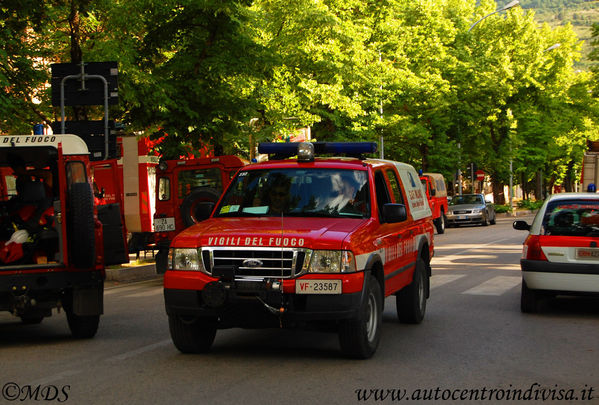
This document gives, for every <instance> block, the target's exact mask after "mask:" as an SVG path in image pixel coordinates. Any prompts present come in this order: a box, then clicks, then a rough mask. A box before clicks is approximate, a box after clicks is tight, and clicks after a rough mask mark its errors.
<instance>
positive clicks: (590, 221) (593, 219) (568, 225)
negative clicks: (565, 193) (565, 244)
mask: <svg viewBox="0 0 599 405" xmlns="http://www.w3.org/2000/svg"><path fill="white" fill-rule="evenodd" d="M542 233H543V234H544V235H561V236H599V200H565V201H564V200H563V201H555V202H551V203H549V204H548V205H547V210H546V211H545V215H544V217H543V232H542Z"/></svg>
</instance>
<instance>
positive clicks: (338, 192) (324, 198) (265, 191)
mask: <svg viewBox="0 0 599 405" xmlns="http://www.w3.org/2000/svg"><path fill="white" fill-rule="evenodd" d="M216 216H217V217H224V216H228V217H230V216H232V217H240V216H298V217H352V218H368V217H370V197H369V191H368V176H367V172H366V171H360V170H339V169H277V170H272V169H270V170H246V171H241V172H240V173H239V174H238V175H237V176H236V177H235V178H234V179H233V182H232V184H231V186H230V187H229V188H228V190H227V192H226V194H225V195H224V196H223V199H222V201H221V204H220V206H219V207H218V208H217V210H216Z"/></svg>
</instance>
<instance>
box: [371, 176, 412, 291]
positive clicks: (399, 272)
mask: <svg viewBox="0 0 599 405" xmlns="http://www.w3.org/2000/svg"><path fill="white" fill-rule="evenodd" d="M374 183H375V192H376V199H377V206H378V211H379V221H381V226H380V227H379V232H380V235H379V237H378V239H377V243H378V244H380V247H381V248H382V249H383V250H384V261H385V264H384V272H385V295H386V296H387V295H389V294H391V293H392V292H393V291H396V290H398V289H399V288H401V287H403V286H405V285H407V284H409V282H410V280H411V272H409V271H410V270H413V266H414V262H413V260H412V258H411V255H408V254H406V248H407V247H409V246H411V245H412V244H413V235H412V232H413V230H412V229H410V228H407V227H406V224H405V223H404V222H400V223H386V222H384V221H385V220H384V218H383V216H382V210H383V205H385V204H387V203H393V202H394V203H398V204H405V199H404V197H403V195H402V191H401V187H400V185H399V180H398V178H397V175H396V174H395V171H394V170H393V169H391V168H389V169H386V170H385V171H382V170H379V171H377V172H375V175H374ZM408 276H409V277H408Z"/></svg>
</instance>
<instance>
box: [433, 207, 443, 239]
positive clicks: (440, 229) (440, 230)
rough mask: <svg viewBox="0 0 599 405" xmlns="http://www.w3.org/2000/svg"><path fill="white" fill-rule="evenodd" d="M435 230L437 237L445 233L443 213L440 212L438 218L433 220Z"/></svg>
mask: <svg viewBox="0 0 599 405" xmlns="http://www.w3.org/2000/svg"><path fill="white" fill-rule="evenodd" d="M435 228H436V229H437V233H438V234H439V235H441V234H443V233H445V213H444V212H443V211H441V215H440V216H439V218H437V219H435Z"/></svg>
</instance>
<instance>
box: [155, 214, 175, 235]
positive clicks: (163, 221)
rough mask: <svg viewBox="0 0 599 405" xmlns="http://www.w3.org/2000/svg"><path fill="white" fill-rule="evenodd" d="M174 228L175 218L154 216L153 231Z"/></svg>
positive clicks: (164, 230)
mask: <svg viewBox="0 0 599 405" xmlns="http://www.w3.org/2000/svg"><path fill="white" fill-rule="evenodd" d="M174 230H175V218H173V217H168V218H154V231H156V232H166V231H174Z"/></svg>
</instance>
